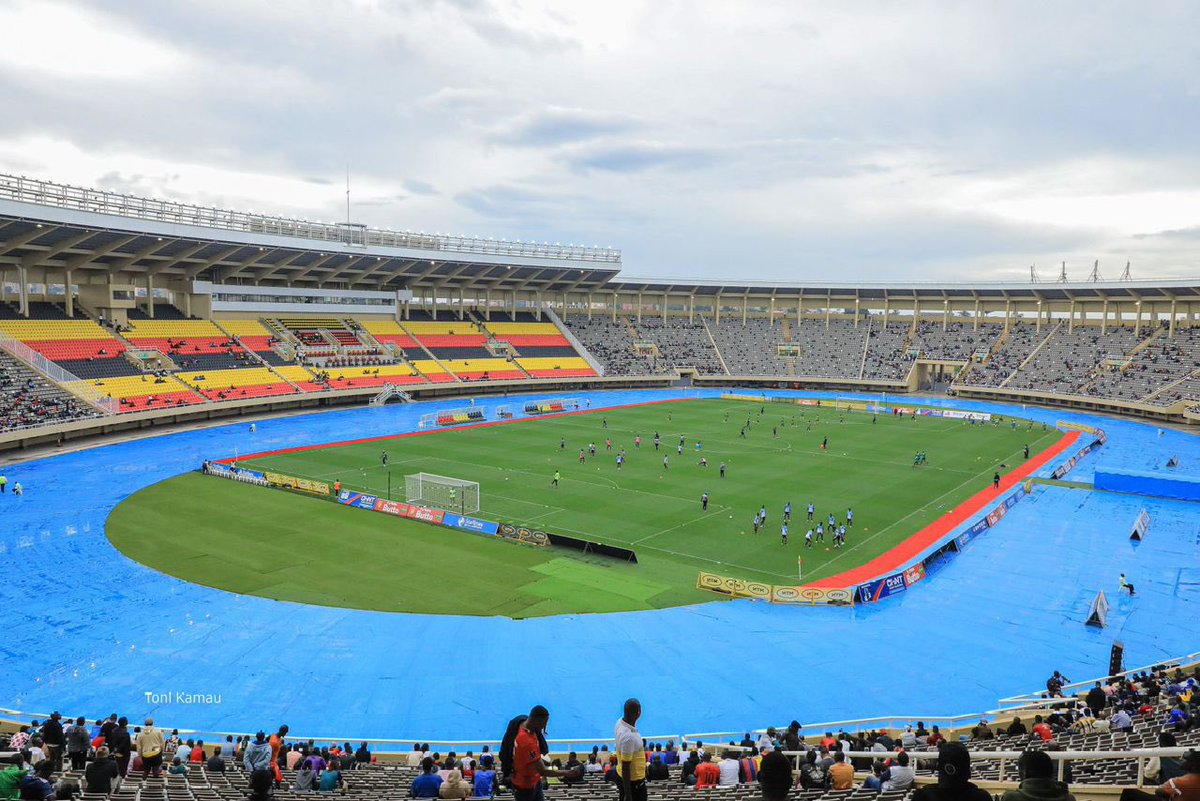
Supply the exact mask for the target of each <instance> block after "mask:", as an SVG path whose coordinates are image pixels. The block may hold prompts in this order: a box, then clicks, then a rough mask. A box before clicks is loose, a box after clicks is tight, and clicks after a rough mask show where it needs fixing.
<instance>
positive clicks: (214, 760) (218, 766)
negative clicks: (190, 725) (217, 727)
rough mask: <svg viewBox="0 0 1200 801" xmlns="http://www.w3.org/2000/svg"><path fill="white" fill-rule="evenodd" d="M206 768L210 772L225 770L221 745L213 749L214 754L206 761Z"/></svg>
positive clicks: (222, 771)
mask: <svg viewBox="0 0 1200 801" xmlns="http://www.w3.org/2000/svg"><path fill="white" fill-rule="evenodd" d="M204 770H206V771H207V772H209V773H224V772H225V760H224V759H223V758H222V757H221V749H220V747H217V748H214V749H213V752H212V756H210V757H209V758H208V761H207V762H205V763H204Z"/></svg>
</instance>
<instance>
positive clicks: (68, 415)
mask: <svg viewBox="0 0 1200 801" xmlns="http://www.w3.org/2000/svg"><path fill="white" fill-rule="evenodd" d="M99 416H100V413H99V412H98V411H96V410H95V409H93V408H92V407H91V406H89V405H87V404H86V403H84V402H83V401H81V400H80V399H79V398H77V397H75V396H74V395H71V394H70V393H69V392H65V391H63V390H62V389H61V388H59V387H58V386H57V385H55V384H54V383H53V382H51V381H49V380H47V379H46V378H44V377H43V376H41V375H40V374H38V373H36V372H34V371H33V370H30V369H29V368H28V367H26V366H25V365H24V364H22V363H21V362H19V361H17V360H16V359H14V358H13V357H12V356H9V355H8V354H7V353H5V352H3V351H0V429H5V430H13V429H18V428H26V427H30V426H40V425H47V424H49V423H59V422H65V421H67V420H80V419H84V418H88V417H99Z"/></svg>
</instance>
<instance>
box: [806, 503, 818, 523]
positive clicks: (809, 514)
mask: <svg viewBox="0 0 1200 801" xmlns="http://www.w3.org/2000/svg"><path fill="white" fill-rule="evenodd" d="M815 511H816V507H815V506H813V505H812V504H811V503H810V504H809V505H808V519H809V520H812V519H813V512H815Z"/></svg>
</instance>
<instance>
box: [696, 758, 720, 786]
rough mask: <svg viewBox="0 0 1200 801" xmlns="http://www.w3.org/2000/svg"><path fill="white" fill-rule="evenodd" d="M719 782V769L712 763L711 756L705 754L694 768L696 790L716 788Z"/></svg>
mask: <svg viewBox="0 0 1200 801" xmlns="http://www.w3.org/2000/svg"><path fill="white" fill-rule="evenodd" d="M720 782H721V769H720V768H719V767H717V765H716V763H714V762H713V761H712V754H705V755H704V758H703V759H701V760H700V764H699V765H697V766H696V789H697V790H700V789H703V788H705V787H716V786H717V785H718V784H719V783H720Z"/></svg>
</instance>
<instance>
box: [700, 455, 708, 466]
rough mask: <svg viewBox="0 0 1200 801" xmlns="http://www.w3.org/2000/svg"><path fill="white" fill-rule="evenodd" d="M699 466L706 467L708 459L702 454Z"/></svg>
mask: <svg viewBox="0 0 1200 801" xmlns="http://www.w3.org/2000/svg"><path fill="white" fill-rule="evenodd" d="M700 466H701V467H708V459H706V458H704V457H703V456H701V457H700Z"/></svg>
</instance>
